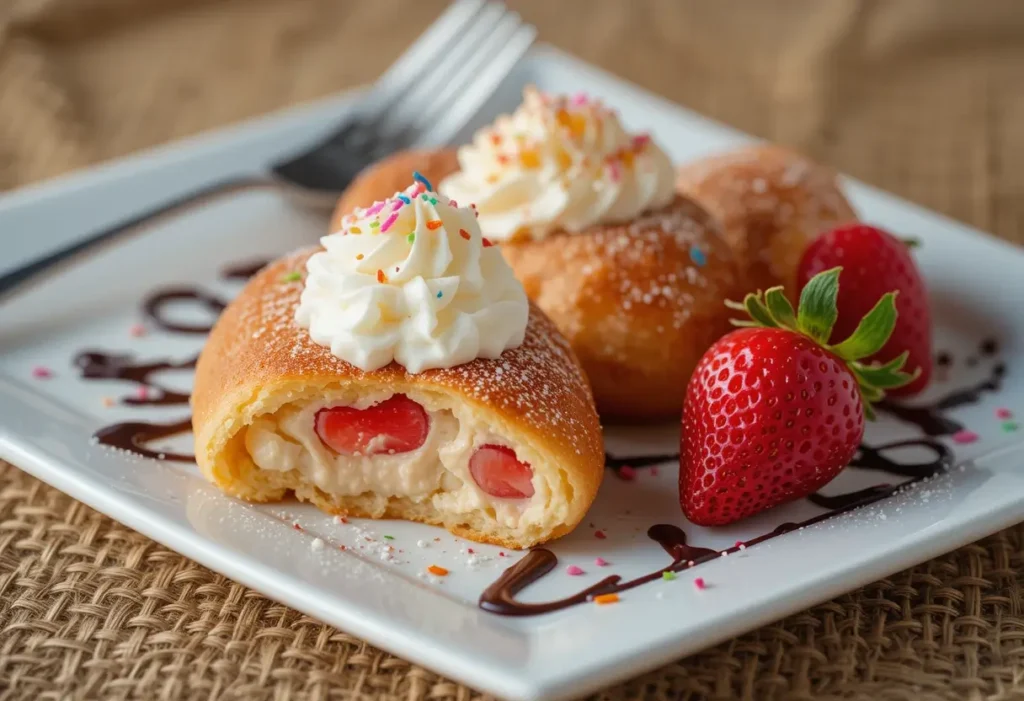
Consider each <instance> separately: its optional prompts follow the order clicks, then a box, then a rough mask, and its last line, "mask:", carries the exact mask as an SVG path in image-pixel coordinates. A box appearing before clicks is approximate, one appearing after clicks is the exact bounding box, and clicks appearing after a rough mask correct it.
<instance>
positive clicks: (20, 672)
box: [0, 0, 1024, 701]
mask: <svg viewBox="0 0 1024 701" xmlns="http://www.w3.org/2000/svg"><path fill="white" fill-rule="evenodd" d="M441 4H442V3H440V2H438V1H436V0H435V1H432V2H428V1H425V0H424V1H418V2H417V1H414V0H407V1H402V0H390V1H386V0H348V1H345V0H207V1H205V2H195V1H193V2H187V1H186V0H49V1H47V0H24V1H22V0H7V2H5V3H4V2H0V188H9V187H15V186H17V185H21V184H24V183H28V182H32V181H35V180H38V179H41V178H44V177H48V176H52V175H56V174H58V173H62V172H66V171H68V170H71V169H74V168H79V167H83V166H86V165H89V164H91V163H94V162H97V161H100V160H103V159H108V158H113V157H116V156H119V155H123V154H126V153H129V152H131V151H134V150H136V149H139V148H143V147H146V146H150V145H153V144H156V143H160V142H163V141H167V140H170V139H174V138H177V137H181V136H185V135H187V134H192V133H194V132H197V131H199V130H202V129H207V128H212V127H215V126H219V125H222V124H225V123H227V122H231V121H234V120H238V119H242V118H245V117H248V116H251V115H255V114H259V113H262V112H266V111H269V110H272V109H276V108H279V107H282V106H285V105H288V104H291V103H294V102H298V101H301V100H305V99H310V98H314V97H317V96H321V95H326V94H329V93H331V92H334V91H337V90H340V89H344V88H346V87H350V86H352V85H355V84H358V83H363V82H367V81H369V80H372V78H373V77H374V76H375V75H377V74H378V73H379V72H380V71H381V70H382V69H383V68H385V67H386V66H387V65H388V64H389V63H390V61H391V60H392V59H393V58H394V57H396V56H397V55H398V54H399V53H400V52H401V50H402V48H403V47H404V46H405V45H407V43H408V42H409V41H410V40H411V39H412V38H413V37H414V36H415V35H416V34H417V33H418V31H419V30H420V29H421V28H422V27H424V26H425V25H426V24H427V23H429V21H430V20H431V19H432V18H433V17H434V16H435V15H436V14H437V13H438V11H439V9H440V6H441ZM510 4H512V5H514V6H516V8H517V9H519V10H520V11H521V12H522V13H523V14H524V15H525V16H526V17H527V19H529V20H530V21H532V22H534V23H535V24H536V25H537V26H538V27H539V28H540V30H541V33H542V36H543V37H544V38H545V39H546V40H548V41H551V42H553V43H555V44H558V45H559V46H561V47H563V48H565V49H567V50H568V51H570V52H572V53H575V54H577V55H580V56H582V57H583V58H585V59H587V60H590V61H592V62H594V63H597V64H599V65H602V66H604V67H606V68H608V69H609V70H611V71H613V72H616V73H618V74H620V75H622V76H624V77H626V78H628V79H630V80H632V81H634V82H636V83H639V84H640V85H642V86H644V87H647V88H649V89H651V90H654V91H656V92H659V93H661V94H663V95H665V96H667V97H669V98H671V99H673V100H675V101H678V102H680V103H683V104H686V105H688V106H690V107H692V108H694V109H696V110H699V111H701V112H703V113H706V114H708V115H711V116H713V117H715V118H718V119H720V120H722V121H725V122H728V123H731V124H734V125H736V126H738V127H740V128H742V129H745V130H747V131H750V132H752V133H755V134H758V135H761V136H765V137H769V138H772V139H775V140H778V141H781V142H784V143H788V144H791V145H794V146H797V147H799V148H802V149H804V150H806V151H808V152H810V153H811V154H813V155H815V156H817V157H818V158H820V159H821V160H824V161H827V162H830V163H833V164H835V165H836V166H837V167H839V168H840V169H841V170H844V171H846V172H848V173H851V174H852V175H855V176H857V177H859V178H862V179H864V180H867V181H869V182H872V183H875V184H877V185H879V186H881V187H883V188H885V189H888V190H892V191H894V192H897V193H899V194H901V195H903V196H906V197H908V198H910V199H913V200H916V201H918V202H921V203H922V204H924V205H926V206H928V207H931V208H934V209H937V210H939V211H942V212H945V213H948V214H949V215H951V216H953V217H956V218H959V219H962V220H965V221H967V222H970V223H972V224H974V225H976V226H979V227H981V228H984V229H987V230H990V231H993V232H995V233H996V234H997V235H999V236H1002V237H1004V238H1008V239H1012V240H1016V241H1019V242H1024V91H1022V90H1021V87H1020V86H1022V85H1024V45H1022V42H1021V37H1022V36H1024V6H1022V4H1021V3H1020V2H1019V0H1007V1H1005V2H995V1H992V0H990V1H989V2H986V3H977V2H972V1H971V0H963V1H954V0H944V1H943V2H937V1H935V0H891V1H888V2H867V1H865V2H857V1H855V0H849V1H847V0H829V1H828V2H817V1H815V0H806V1H799V2H797V1H786V2H783V1H781V0H778V1H773V2H768V1H766V0H750V1H749V2H729V3H723V2H703V1H698V2H680V1H677V0H661V1H658V0H650V1H648V2H637V1H635V0H633V1H628V0H578V1H575V0H532V1H522V2H512V3H510ZM7 233H9V232H0V247H2V245H3V241H2V237H3V236H4V234H7ZM0 250H2V248H0ZM964 256H965V257H967V258H969V256H970V251H965V252H964ZM837 556H841V554H840V555H837ZM1022 565H1024V527H1015V528H1011V529H1009V530H1006V531H1003V532H1001V533H999V534H997V535H995V536H992V537H990V538H987V539H985V540H983V541H981V542H979V543H976V544H973V545H970V546H967V547H964V548H961V549H959V550H957V551H955V552H953V553H950V554H948V555H946V556H944V557H941V558H938V559H935V560H932V561H931V562H928V563H926V564H924V565H921V566H919V567H915V568H913V569H911V570H908V571H905V572H902V573H899V574H897V575H894V576H892V577H889V578H886V579H884V580H881V581H879V582H877V583H875V584H872V585H871V586H868V587H864V588H862V589H860V590H857V591H855V592H852V593H850V594H848V595H846V596H843V597H840V598H838V599H835V600H833V601H830V602H828V603H826V604H822V605H820V606H817V607H815V608H813V609H811V610H809V611H806V612H804V613H801V614H799V615H796V616H791V617H789V618H787V619H785V620H783V621H781V622H779V623H777V624H774V625H770V626H767V627H765V628H762V629H760V630H758V631H755V632H752V633H749V634H747V635H744V636H741V637H739V638H737V639H735V640H732V641H730V642H728V643H725V644H722V645H719V646H717V647H715V648H712V649H710V650H707V651H705V652H703V653H701V654H698V655H694V656H692V657H690V658H687V659H685V660H681V661H679V662H678V663H676V664H673V665H670V666H668V667H665V668H663V669H661V670H658V671H656V672H653V673H651V674H648V675H646V676H644V677H642V678H639V679H636V680H633V681H631V682H629V683H627V684H624V685H621V686H619V687H616V688H614V689H610V690H608V691H607V692H605V693H603V694H601V695H600V696H599V698H601V699H609V700H610V699H641V698H642V699H658V700H659V701H660V700H668V699H690V698H712V699H731V698H745V699H811V698H843V699H872V700H874V699H894V700H895V699H901V700H902V699H955V698H969V699H1010V698H1024V601H1022V598H1021V595H1022V586H1024V575H1022ZM478 696H479V695H478V694H477V693H475V692H474V691H472V690H470V689H467V688H465V687H463V686H460V685H458V684H455V683H453V682H449V681H446V680H445V679H442V678H440V677H438V676H437V675H435V674H433V673H431V672H428V671H426V670H423V669H421V668H418V667H416V666H414V665H411V664H409V663H408V662H405V661H403V660H401V659H398V658H396V657H393V656H391V655H388V654H386V653H384V652H381V651H379V650H376V649H374V648H372V647H370V646H368V645H366V644H365V643H363V642H361V641H359V640H357V639H355V638H353V637H351V636H349V635H347V634H345V633H343V632H341V631H338V630H335V629H334V628H331V627H330V626H326V625H323V624H321V623H319V622H317V621H315V620H313V619H310V618H308V617H306V616H303V615H301V614H299V613H297V612H295V611H293V610H291V609H289V608H287V607H285V606H281V605H279V604H276V603H274V602H272V601H270V600H268V599H266V598H264V597H263V596H261V595H259V594H257V593H256V592H253V591H251V590H249V589H247V588H245V587H243V586H240V585H238V584H235V583H233V582H231V581H230V580H227V579H225V578H224V577H221V576H220V575H217V574H215V573H213V572H211V571H209V570H207V569H205V568H203V567H201V566H199V565H197V564H195V563H193V562H191V561H189V560H187V559H185V558H183V557H181V556H179V555H177V554H175V553H174V552H171V551H170V550H168V549H166V548H164V547H163V546H161V545H159V544H157V543H154V542H152V541H150V540H148V539H147V538H145V537H143V536H140V535H139V534H137V533H135V532H133V531H131V530H129V529H127V528H125V527H123V526H121V525H120V524H118V523H116V522H114V521H112V520H110V519H108V518H106V517H104V516H102V515H100V514H98V513H97V512H95V511H93V510H91V509H89V508H87V507H85V506H83V505H82V504H80V503H77V502H75V501H74V500H72V499H70V498H68V497H66V496H64V495H63V494H61V493H60V492H57V491H56V490H54V489H51V488H49V487H47V486H46V485H43V484H42V483H40V482H38V481H37V480H35V479H33V478H31V477H29V476H27V475H26V474H24V473H22V472H21V471H19V470H18V469H16V468H15V467H12V466H9V465H6V464H2V463H0V698H3V699H65V698H68V699H89V698H117V699H119V698H131V699H186V698H188V699H192V698H204V699H205V698H218V699H246V700H249V699H345V700H362V699H388V700H392V699H393V700H395V701H398V700H401V701H419V700H421V699H423V700H426V699H436V700H438V701H449V700H454V699H460V700H462V699H466V700H468V699H475V698H478Z"/></svg>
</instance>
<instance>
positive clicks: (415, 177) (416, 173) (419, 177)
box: [412, 170, 434, 192]
mask: <svg viewBox="0 0 1024 701" xmlns="http://www.w3.org/2000/svg"><path fill="white" fill-rule="evenodd" d="M412 179H413V180H415V181H416V182H418V183H419V184H421V185H422V186H423V187H424V188H425V189H426V190H428V191H430V192H433V191H434V186H433V185H431V184H430V181H429V180H427V179H426V178H424V177H423V176H422V175H421V174H420V172H419V171H418V170H414V171H413V172H412Z"/></svg>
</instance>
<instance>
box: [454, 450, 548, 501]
mask: <svg viewBox="0 0 1024 701" xmlns="http://www.w3.org/2000/svg"><path fill="white" fill-rule="evenodd" d="M469 472H470V474H471V475H473V480H474V481H476V483H477V484H478V485H479V486H480V489H482V490H484V491H485V492H487V493H488V494H490V495H491V496H492V497H499V498H502V499H524V498H526V497H532V496H533V470H532V469H531V468H530V466H529V465H527V464H526V463H524V462H520V461H519V460H518V459H517V458H516V454H515V451H513V450H512V449H511V448H506V447H505V446H503V445H483V446H480V448H479V449H477V451H476V452H475V453H473V457H471V458H470V459H469Z"/></svg>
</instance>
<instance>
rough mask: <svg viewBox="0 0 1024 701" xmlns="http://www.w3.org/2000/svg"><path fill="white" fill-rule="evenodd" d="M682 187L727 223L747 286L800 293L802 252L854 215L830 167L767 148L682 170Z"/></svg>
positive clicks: (717, 157) (724, 225) (710, 159)
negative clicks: (820, 235) (798, 289)
mask: <svg viewBox="0 0 1024 701" xmlns="http://www.w3.org/2000/svg"><path fill="white" fill-rule="evenodd" d="M677 184H678V188H679V191H680V192H681V193H683V194H684V195H687V196H688V197H691V198H693V199H694V200H696V201H697V202H698V203H699V204H700V205H702V206H703V207H704V208H705V209H707V210H708V211H709V212H711V214H712V215H714V216H715V217H716V218H717V219H718V220H719V221H720V222H721V224H722V228H723V231H724V234H725V238H726V240H727V241H728V242H729V245H730V246H731V247H732V249H733V251H734V252H735V253H736V257H737V259H738V261H739V265H740V269H741V275H742V277H743V279H744V286H745V287H746V288H747V289H748V290H757V289H761V290H767V289H768V288H769V287H773V286H775V285H784V286H785V288H786V291H787V293H789V294H790V296H791V297H792V296H795V293H796V270H797V266H798V264H799V263H800V256H801V255H803V252H804V249H805V248H806V247H807V244H808V243H810V241H811V240H813V239H814V238H815V237H817V236H818V235H819V234H821V233H824V232H825V231H828V230H829V229H833V228H835V227H836V226H838V225H839V224H842V223H844V222H848V221H852V220H854V219H856V218H857V216H856V213H855V212H854V211H853V208H852V207H851V206H850V203H849V202H847V200H846V197H845V196H844V195H843V191H842V189H841V188H840V185H839V181H838V178H837V177H836V174H835V172H834V171H832V170H831V169H829V168H827V167H825V166H823V165H820V164H818V163H815V162H813V161H811V160H809V159H807V158H805V157H804V156H802V155H800V154H798V153H796V152H794V151H791V150H789V149H786V148H783V147H781V146H774V145H770V144H763V145H758V146H750V147H746V148H742V149H737V150H735V151H732V152H730V153H726V154H721V155H715V156H711V157H708V158H705V159H703V160H700V161H696V162H694V163H689V164H687V165H685V166H683V167H681V168H680V169H679V172H678V181H677Z"/></svg>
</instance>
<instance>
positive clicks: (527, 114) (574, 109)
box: [438, 88, 675, 241]
mask: <svg viewBox="0 0 1024 701" xmlns="http://www.w3.org/2000/svg"><path fill="white" fill-rule="evenodd" d="M458 156H459V167H460V168H461V170H460V171H459V172H458V173H455V174H453V175H451V176H450V177H448V178H446V179H445V180H444V182H442V183H441V184H440V187H439V188H438V189H439V190H440V191H441V192H443V193H444V194H446V195H448V196H449V197H454V198H456V199H458V200H460V201H465V202H472V203H474V204H475V205H476V207H477V210H478V212H479V213H480V227H481V228H482V229H483V231H484V233H485V234H486V235H487V236H490V237H492V238H494V239H496V240H500V241H505V240H509V239H520V238H533V239H541V238H544V237H546V236H547V235H548V234H549V233H551V232H553V231H556V230H564V231H569V232H578V231H581V230H583V229H586V228H587V227H590V226H593V225H595V224H613V223H621V222H628V221H631V220H633V219H635V218H636V217H637V216H639V215H640V214H642V213H643V212H646V211H648V210H651V209H657V208H659V207H664V206H665V205H667V204H668V203H669V202H671V201H672V199H673V197H674V196H675V186H674V182H675V176H674V173H673V168H672V162H671V161H670V160H669V158H668V156H667V155H666V154H665V152H664V151H662V150H661V149H660V148H659V147H658V146H657V145H656V144H655V143H654V142H653V141H651V139H650V137H649V136H648V135H646V134H638V135H630V134H628V133H627V132H626V130H625V129H624V128H623V126H622V123H621V122H620V121H619V118H618V115H617V114H616V113H615V112H614V111H612V110H610V109H608V108H606V107H605V106H604V105H603V104H602V103H601V102H600V101H597V100H593V99H590V98H588V97H586V96H585V95H579V96H576V97H573V98H567V97H551V96H548V95H545V94H543V93H540V92H538V91H537V90H535V89H532V88H527V89H526V91H525V92H524V99H523V104H522V105H521V106H520V107H519V109H517V110H516V111H515V112H514V113H512V114H511V115H505V116H503V117H499V118H498V119H497V121H495V123H494V124H493V125H492V126H490V127H487V128H485V129H481V130H480V131H479V132H477V133H476V135H475V136H474V137H473V143H471V144H468V145H466V146H463V147H462V148H460V149H459V154H458Z"/></svg>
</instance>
